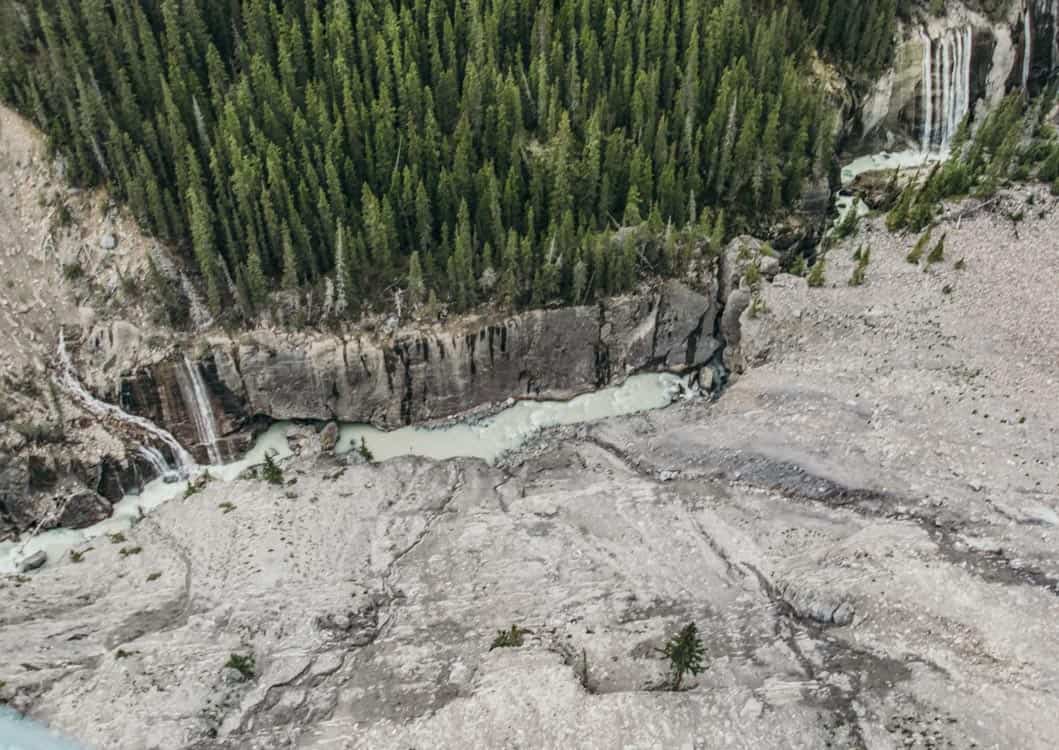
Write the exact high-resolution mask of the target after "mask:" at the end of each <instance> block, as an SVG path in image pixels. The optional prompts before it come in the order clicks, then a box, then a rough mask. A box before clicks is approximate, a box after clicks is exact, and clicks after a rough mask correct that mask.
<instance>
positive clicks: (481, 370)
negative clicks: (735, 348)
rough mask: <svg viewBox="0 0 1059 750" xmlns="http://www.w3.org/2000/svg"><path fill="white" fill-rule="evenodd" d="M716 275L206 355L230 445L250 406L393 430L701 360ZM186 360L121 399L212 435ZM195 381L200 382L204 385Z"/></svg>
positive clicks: (152, 374) (710, 341)
mask: <svg viewBox="0 0 1059 750" xmlns="http://www.w3.org/2000/svg"><path fill="white" fill-rule="evenodd" d="M716 297H717V295H716V283H715V282H714V281H713V279H712V278H710V280H709V282H708V283H707V284H706V285H705V289H703V290H701V291H695V290H693V289H691V288H690V287H688V286H686V285H685V284H683V283H680V282H677V281H670V282H667V283H665V284H663V285H660V286H659V287H658V288H657V289H651V290H649V291H644V292H642V293H637V294H633V295H627V296H622V297H616V298H613V299H608V300H605V301H603V302H601V303H600V304H598V305H591V306H583V307H570V308H562V309H554V310H533V311H529V312H525V313H521V314H519V315H514V316H510V317H506V318H501V317H495V318H490V317H487V316H478V317H470V318H462V319H460V320H459V321H457V322H454V323H452V324H450V325H446V326H444V327H432V328H426V329H416V330H413V329H402V330H399V331H397V332H396V333H395V334H393V335H392V336H390V337H386V338H383V337H371V336H356V337H348V338H343V337H340V336H337V335H334V334H324V333H308V334H307V333H298V334H293V333H290V334H288V333H276V332H253V333H252V334H246V335H243V336H240V337H238V338H237V339H230V338H213V339H211V340H210V342H209V349H210V354H209V355H208V356H207V357H205V358H203V359H201V360H199V361H198V362H196V363H195V366H197V367H198V369H199V371H200V372H201V374H202V380H203V383H204V385H205V388H206V391H207V398H208V401H209V405H208V406H209V411H212V413H213V415H214V416H215V420H216V422H215V434H216V435H217V436H221V437H220V438H219V440H220V441H221V442H222V443H224V445H225V447H224V451H223V452H224V453H225V454H226V455H231V454H232V453H233V452H236V451H237V450H238V449H239V447H240V446H239V445H237V444H235V443H234V442H233V441H231V440H228V441H225V438H224V437H223V436H226V435H232V434H233V433H235V431H237V430H238V429H239V428H240V427H241V426H242V425H244V424H245V423H246V421H247V419H248V418H249V417H252V416H256V415H264V416H268V417H271V418H274V419H319V420H329V419H339V420H343V421H350V422H371V423H372V424H375V425H377V426H380V427H383V428H392V427H398V426H401V425H406V424H413V423H417V422H423V421H426V420H430V419H438V418H444V417H449V416H452V415H455V414H459V413H461V412H465V411H468V410H470V409H473V408H475V407H478V406H481V405H484V404H490V403H496V402H501V401H504V400H506V399H508V398H520V397H533V398H569V397H571V396H574V395H577V394H579V393H583V392H586V391H590V390H593V389H596V388H601V387H605V386H607V385H610V384H612V383H619V382H621V381H622V380H624V378H625V377H626V376H627V375H630V374H632V373H635V372H638V371H643V370H670V371H676V372H685V371H689V370H692V369H695V368H698V367H701V366H702V365H704V364H706V363H707V361H709V359H710V358H711V357H712V356H713V354H714V353H715V352H716V351H717V349H718V342H717V341H716V340H715V339H714V338H713V331H714V320H715V318H716V317H717V315H718V310H717V300H716ZM185 370H186V367H185V366H184V365H183V363H182V362H181V361H180V360H176V361H173V362H165V363H163V364H162V365H160V366H153V367H150V368H147V369H144V370H141V371H139V372H137V373H134V374H131V375H129V376H127V377H125V378H124V379H123V382H122V385H121V403H122V406H123V407H124V408H126V409H128V410H129V411H131V412H134V413H137V414H140V415H143V416H146V417H149V418H150V419H152V420H153V421H155V422H157V423H158V424H160V425H163V426H164V427H166V428H167V429H169V430H170V431H172V432H173V433H174V434H175V435H176V436H177V438H178V439H180V440H181V442H182V443H184V444H185V445H201V444H202V443H203V436H202V435H201V434H200V433H201V429H199V428H197V426H196V420H195V419H194V415H195V412H196V411H197V410H198V409H199V408H200V405H196V404H194V403H188V398H187V393H188V390H187V389H186V388H184V389H181V387H180V383H179V379H180V377H182V372H184V371H185ZM192 392H194V391H192Z"/></svg>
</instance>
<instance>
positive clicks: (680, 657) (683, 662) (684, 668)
mask: <svg viewBox="0 0 1059 750" xmlns="http://www.w3.org/2000/svg"><path fill="white" fill-rule="evenodd" d="M662 653H664V654H665V655H666V657H667V658H668V659H669V670H670V674H671V675H672V677H671V680H670V683H669V686H670V689H671V690H674V691H675V690H680V685H681V683H682V682H683V681H684V675H685V674H688V673H690V674H692V675H697V674H700V673H701V672H703V671H704V670H705V669H706V667H704V666H703V663H702V661H703V657H704V656H705V655H706V647H705V646H704V645H703V643H702V639H701V638H699V629H698V628H697V627H695V623H693V622H691V623H688V624H687V625H685V626H684V628H683V629H682V630H681V631H680V632H679V633H677V634H676V635H675V636H673V637H672V638H671V639H670V641H669V643H667V644H666V647H665V648H664V649H662Z"/></svg>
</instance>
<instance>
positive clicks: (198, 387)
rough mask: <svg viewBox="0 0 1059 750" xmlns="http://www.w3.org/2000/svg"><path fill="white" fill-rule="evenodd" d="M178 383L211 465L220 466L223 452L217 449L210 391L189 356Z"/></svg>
mask: <svg viewBox="0 0 1059 750" xmlns="http://www.w3.org/2000/svg"><path fill="white" fill-rule="evenodd" d="M177 383H178V384H179V385H180V392H181V395H182V396H183V398H184V405H185V406H186V407H187V410H188V412H189V413H190V414H191V418H192V419H193V420H194V422H195V432H196V434H197V435H198V438H199V442H200V443H201V444H203V445H205V446H206V453H207V455H208V456H209V462H210V464H213V465H216V464H220V463H221V452H220V450H218V448H217V430H216V428H215V426H214V425H215V424H216V420H215V419H214V416H213V405H212V404H211V403H210V396H209V391H208V390H207V389H206V383H205V381H203V379H202V373H201V372H200V371H199V367H198V363H194V364H192V362H191V360H190V359H188V357H187V355H184V366H183V369H181V368H177Z"/></svg>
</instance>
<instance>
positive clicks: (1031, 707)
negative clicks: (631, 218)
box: [0, 191, 1059, 750]
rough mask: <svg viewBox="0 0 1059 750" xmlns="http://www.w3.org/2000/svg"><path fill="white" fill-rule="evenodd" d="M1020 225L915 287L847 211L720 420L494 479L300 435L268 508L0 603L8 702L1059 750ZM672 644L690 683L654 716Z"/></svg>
mask: <svg viewBox="0 0 1059 750" xmlns="http://www.w3.org/2000/svg"><path fill="white" fill-rule="evenodd" d="M1034 201H1035V205H1037V207H1038V209H1039V210H1040V211H1042V213H1037V212H1036V211H1035V212H1033V213H1032V215H1031V214H1029V213H1027V216H1026V218H1025V220H1024V221H1023V222H1022V223H1021V224H1020V225H1019V226H1018V236H1017V237H1016V236H1014V234H1013V232H1012V227H1011V223H1010V221H1008V220H1006V219H1004V218H1003V216H1001V215H993V214H990V213H988V212H981V213H978V214H975V215H974V216H971V217H969V218H964V219H963V220H962V221H960V222H959V226H956V222H954V223H953V224H951V225H950V226H948V227H947V228H948V231H949V236H948V241H947V247H949V248H950V255H951V257H950V258H947V260H946V261H945V262H944V263H942V264H935V265H933V266H931V267H930V268H927V269H926V270H924V268H923V267H916V266H912V265H910V264H908V263H907V262H906V261H905V260H904V257H905V255H906V254H907V251H908V249H909V247H911V245H912V244H913V243H914V242H915V239H916V238H915V237H900V236H893V235H889V234H886V233H884V232H882V231H881V230H880V229H879V228H878V226H877V225H876V224H875V223H873V222H870V221H868V222H865V224H864V228H863V230H862V233H861V235H860V236H859V237H856V238H853V239H852V240H851V241H850V242H849V243H847V244H845V245H841V246H839V247H837V248H835V249H833V250H832V251H831V253H830V255H829V260H828V272H827V273H828V283H827V284H826V285H825V286H824V287H822V288H819V289H809V288H808V287H807V286H806V285H805V283H804V281H803V280H801V279H795V278H793V277H789V276H784V275H782V274H780V275H778V276H777V277H776V279H775V280H774V281H773V282H772V283H771V284H769V283H767V282H765V283H763V284H762V286H761V289H760V294H761V295H762V298H763V300H764V302H765V303H766V308H767V309H766V311H765V312H763V313H761V314H759V315H758V316H757V317H756V318H750V317H749V315H744V316H743V318H742V321H741V323H742V326H741V339H740V345H739V348H740V350H741V356H743V357H744V358H745V360H746V362H747V363H748V366H747V369H746V371H745V372H744V373H743V374H741V375H740V376H739V377H738V378H737V379H736V380H735V382H734V383H733V384H732V385H731V386H730V387H729V388H728V390H727V391H726V392H725V393H724V395H723V396H722V397H721V398H720V399H719V400H718V401H716V402H714V403H709V402H705V401H702V400H700V401H695V402H688V403H682V404H678V405H675V406H673V407H671V408H669V409H667V410H665V411H662V412H654V413H649V414H644V415H639V416H633V417H625V418H620V419H612V420H606V421H603V422H600V423H597V424H594V425H581V426H576V427H564V428H558V429H555V430H551V431H548V432H546V433H544V434H542V435H541V436H540V438H539V439H537V440H535V441H533V442H532V443H530V444H528V445H527V446H526V447H525V448H524V449H523V450H521V451H520V452H519V453H518V454H516V455H511V456H508V457H507V458H506V459H505V460H504V461H503V462H502V463H501V464H500V465H498V466H495V467H491V466H487V465H485V464H483V463H481V462H478V461H473V460H459V461H451V462H444V463H435V462H430V461H426V460H421V459H410V458H406V459H394V460H391V461H387V462H385V463H383V464H380V465H367V464H363V463H356V462H347V461H343V460H337V459H334V458H331V457H329V456H326V455H322V454H320V453H318V452H316V451H313V450H309V449H308V447H310V446H312V447H314V446H317V445H318V444H319V436H318V435H315V433H313V434H310V435H307V437H306V438H305V444H306V446H307V449H306V450H305V451H303V452H302V455H301V456H299V457H296V458H294V459H292V460H290V461H289V462H287V463H286V464H285V465H284V472H285V478H286V482H287V483H285V484H284V485H282V486H272V485H267V484H265V483H264V482H262V481H257V480H252V479H244V480H238V481H235V482H232V483H227V484H225V483H221V482H213V483H211V484H210V485H208V486H207V487H206V488H205V489H204V490H203V491H202V492H200V493H197V494H195V495H193V496H192V497H190V498H187V499H184V500H175V501H172V502H171V503H169V504H168V505H166V506H164V507H163V508H161V509H160V510H158V511H157V512H155V513H153V514H151V515H149V516H148V517H147V518H146V519H145V520H143V521H142V522H140V523H139V524H138V525H137V526H136V527H135V528H134V529H133V530H132V531H131V532H128V533H127V534H126V536H127V539H123V540H121V541H120V542H111V541H109V540H107V539H106V538H104V539H102V540H97V541H96V542H94V543H93V544H92V547H93V548H92V549H91V550H90V551H89V550H85V551H84V555H83V559H82V561H81V562H80V563H78V564H71V563H70V562H68V561H65V560H64V561H63V562H62V563H61V564H57V565H52V566H49V567H47V568H45V569H43V570H40V571H38V572H37V573H35V574H33V575H32V576H25V577H9V578H6V579H0V586H3V589H2V591H0V597H3V600H4V602H5V605H4V607H3V609H2V611H0V665H2V666H0V680H3V681H4V682H5V683H6V685H7V687H6V688H5V689H6V691H7V692H6V693H5V695H8V696H10V698H9V700H10V701H11V702H12V704H13V705H14V707H16V708H18V709H20V710H24V711H27V712H29V713H30V715H32V716H34V717H36V718H38V719H40V720H42V721H45V722H48V723H50V724H53V725H54V726H56V727H58V728H61V729H63V730H65V731H67V732H69V733H71V734H73V735H76V736H78V737H80V738H81V739H82V740H83V741H84V742H85V743H86V744H87V745H88V746H90V747H94V746H100V747H111V746H113V747H158V748H171V747H189V748H274V747H306V748H309V747H318V748H332V747H344V748H355V747H363V748H408V747H452V748H464V747H555V748H560V747H564V748H565V747H593V748H599V747H603V748H610V747H613V748H617V747H630V746H635V747H724V748H762V747H768V748H773V747H775V748H824V747H834V748H870V749H872V750H874V749H875V748H879V749H882V748H895V747H915V748H928V747H930V748H970V747H975V746H977V747H982V748H986V747H1019V748H1042V750H1043V749H1044V748H1051V747H1055V746H1056V744H1057V743H1059V736H1057V732H1059V730H1057V728H1056V725H1055V721H1054V718H1053V717H1054V716H1056V715H1057V714H1059V695H1057V686H1059V659H1057V657H1056V654H1057V653H1059V632H1057V631H1056V629H1055V627H1054V623H1055V622H1056V618H1057V617H1059V589H1057V582H1059V557H1057V555H1056V553H1055V544H1056V541H1057V537H1056V533H1057V530H1056V527H1055V525H1054V523H1053V519H1054V518H1055V513H1056V510H1057V509H1059V494H1057V491H1059V487H1057V485H1056V477H1055V474H1054V467H1055V465H1056V461H1057V460H1059V457H1057V455H1056V445H1057V442H1056V440H1055V430H1056V425H1059V392H1057V389H1059V385H1057V383H1056V382H1055V376H1054V372H1055V362H1056V361H1059V349H1057V348H1056V347H1057V343H1056V342H1057V341H1059V337H1057V336H1056V332H1057V331H1056V321H1057V320H1059V301H1057V298H1056V297H1055V295H1054V289H1055V288H1056V286H1057V285H1059V253H1057V252H1056V248H1055V244H1054V239H1053V238H1054V237H1055V236H1056V226H1055V223H1056V221H1057V218H1056V212H1055V211H1054V210H1048V209H1049V207H1051V208H1054V206H1053V204H1052V203H1051V202H1050V201H1054V199H1051V198H1046V197H1045V196H1044V194H1043V191H1042V193H1041V194H1039V195H1037V196H1036V197H1035V199H1034ZM865 243H869V244H871V247H872V262H871V265H870V267H869V269H868V273H867V279H866V283H865V285H864V286H862V287H856V288H851V287H849V286H847V284H846V279H847V278H848V276H849V273H850V272H851V271H852V268H853V265H854V262H853V261H852V258H851V256H852V254H853V251H854V249H855V248H856V247H857V246H859V245H860V244H865ZM1000 247H1002V248H1003V252H999V251H998V248H1000ZM960 257H962V258H964V259H965V266H966V268H965V270H962V271H960V270H957V269H956V268H955V261H956V260H957V259H958V258H960ZM1027 268H1032V269H1033V273H1026V272H1025V269H1027ZM946 287H950V289H949V291H948V292H945V291H944V289H945V288H946ZM998 290H1002V292H1003V300H1004V303H1003V304H998V302H997V299H998V297H997V295H998ZM291 480H296V481H294V482H293V483H291ZM133 550H138V551H135V552H134V551H133ZM691 621H694V622H696V623H697V625H698V627H699V630H700V632H701V633H702V637H703V641H704V643H705V646H706V663H707V666H708V668H707V670H706V671H705V672H703V673H702V674H700V675H698V676H696V677H694V678H693V679H691V680H689V681H688V683H687V689H686V690H683V691H681V692H679V693H672V692H668V691H664V690H660V689H659V687H660V686H661V685H663V683H664V681H665V679H666V664H665V661H664V660H663V659H661V658H660V657H659V654H658V651H657V649H659V648H661V647H662V646H663V644H664V643H665V641H666V639H667V638H668V637H669V636H671V635H672V634H673V633H674V632H676V631H677V630H678V629H679V628H681V627H682V626H683V625H685V624H686V623H688V622H691ZM512 624H517V625H519V626H520V627H522V628H525V629H526V631H527V632H526V634H525V637H524V642H523V645H522V646H521V647H518V648H496V649H491V648H490V647H491V645H492V642H493V639H494V637H495V636H496V634H497V632H498V631H499V630H506V629H508V628H510V626H511V625H512ZM233 654H235V655H240V656H249V655H252V656H253V658H254V662H253V664H254V668H253V672H252V675H251V676H246V675H244V674H243V673H242V672H239V671H238V670H236V672H237V673H233V670H232V668H230V667H226V664H228V663H229V660H230V658H231V657H232V655H233ZM115 705H120V706H121V710H120V711H115V710H114V706H115Z"/></svg>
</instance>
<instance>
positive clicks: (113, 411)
mask: <svg viewBox="0 0 1059 750" xmlns="http://www.w3.org/2000/svg"><path fill="white" fill-rule="evenodd" d="M58 353H59V385H60V386H61V387H62V388H63V390H65V391H66V392H67V393H68V394H69V395H70V397H71V398H73V399H74V400H75V401H77V402H78V403H80V404H81V405H82V406H83V407H84V408H85V409H87V410H88V411H90V412H91V413H93V414H95V415H96V416H98V417H102V418H109V419H113V420H115V421H117V422H122V423H124V424H127V425H130V426H131V427H134V428H136V429H137V430H139V431H140V432H144V433H147V434H148V435H150V436H151V437H153V438H155V439H156V440H158V441H159V442H161V443H163V444H164V445H166V446H167V447H168V448H169V450H170V451H171V452H172V454H173V458H174V459H175V460H176V462H177V470H178V471H179V472H180V473H181V474H186V473H187V472H188V471H189V470H190V469H192V468H193V467H194V466H195V459H194V458H192V457H191V454H190V453H188V452H187V451H186V450H185V449H184V446H182V445H181V444H180V442H179V441H178V440H177V439H176V438H175V437H173V435H172V434H171V433H170V432H169V431H168V430H164V429H162V428H161V427H159V426H158V425H156V424H155V423H154V422H151V421H150V420H148V419H144V418H143V417H138V416H136V415H134V414H129V413H128V412H126V411H123V410H122V409H121V408H120V407H118V406H115V405H114V404H108V403H107V402H105V401H100V400H99V399H98V398H96V397H95V396H93V395H92V394H91V393H89V392H88V389H86V388H85V387H84V386H83V385H81V381H80V380H78V379H77V374H76V373H75V372H74V368H73V364H72V363H71V362H70V355H69V354H68V353H67V351H66V339H65V338H64V337H63V334H62V333H60V334H59V352H58Z"/></svg>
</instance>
